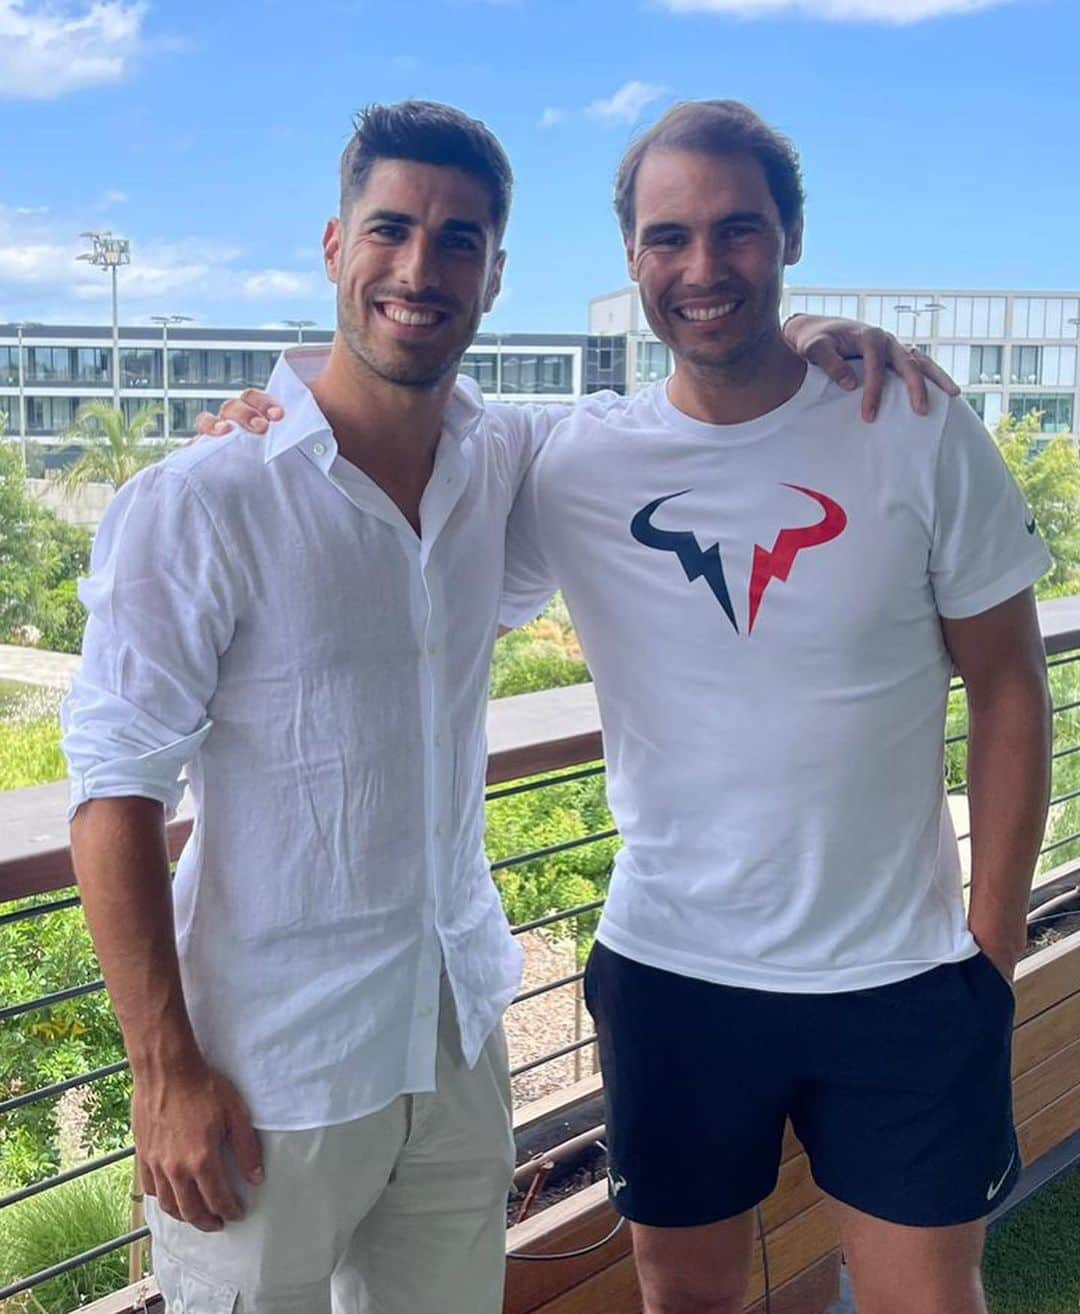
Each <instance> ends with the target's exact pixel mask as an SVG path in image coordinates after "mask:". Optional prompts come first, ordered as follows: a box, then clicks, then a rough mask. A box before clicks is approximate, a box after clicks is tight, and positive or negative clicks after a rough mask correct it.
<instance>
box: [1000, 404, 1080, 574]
mask: <svg viewBox="0 0 1080 1314" xmlns="http://www.w3.org/2000/svg"><path fill="white" fill-rule="evenodd" d="M1039 420H1040V413H1039V412H1038V411H1031V412H1030V413H1029V414H1028V415H1025V416H1024V417H1023V419H1020V420H1018V419H1015V418H1014V417H1013V416H1011V415H1005V416H1002V418H1001V420H1000V421H999V423H998V426H997V429H996V430H995V433H994V437H995V439H996V441H997V444H998V447H999V448H1000V449H1001V454H1002V456H1003V457H1004V458H1005V463H1006V465H1008V467H1009V469H1010V470H1011V471H1012V473H1013V477H1014V478H1015V479H1016V482H1017V483H1018V484H1019V485H1020V488H1021V490H1022V491H1023V494H1024V497H1025V498H1026V499H1027V503H1028V506H1029V507H1030V508H1031V513H1032V515H1033V516H1034V517H1035V520H1036V523H1037V524H1038V526H1039V532H1040V534H1042V537H1043V540H1044V542H1045V543H1046V546H1047V548H1048V549H1049V551H1050V555H1051V556H1052V557H1053V558H1054V566H1053V569H1052V570H1050V571H1049V572H1048V573H1047V574H1046V575H1045V576H1044V577H1043V578H1042V579H1041V580H1040V581H1039V583H1038V585H1037V586H1036V589H1035V592H1036V593H1037V594H1038V596H1039V597H1040V598H1053V597H1060V596H1061V595H1063V594H1070V593H1077V592H1080V448H1078V446H1077V442H1076V439H1075V438H1073V437H1072V436H1071V435H1070V434H1056V435H1055V436H1054V437H1053V438H1051V439H1050V440H1049V441H1043V434H1042V432H1041V431H1040V428H1039Z"/></svg>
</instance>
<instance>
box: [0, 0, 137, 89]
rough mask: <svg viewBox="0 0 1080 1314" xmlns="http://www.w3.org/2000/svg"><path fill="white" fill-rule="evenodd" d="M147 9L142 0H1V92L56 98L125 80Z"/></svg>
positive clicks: (135, 52) (135, 54) (134, 58)
mask: <svg viewBox="0 0 1080 1314" xmlns="http://www.w3.org/2000/svg"><path fill="white" fill-rule="evenodd" d="M146 10H147V5H146V3H145V0H133V2H131V0H91V3H89V4H87V3H85V0H80V3H78V4H77V5H76V4H72V3H70V2H69V3H64V2H63V0H58V2H57V3H43V2H42V0H0V98H2V99H7V100H56V99H58V98H59V97H60V96H65V95H67V94H68V93H69V92H72V91H80V90H82V89H83V88H84V87H95V86H100V85H102V84H107V83H115V82H121V81H123V79H124V78H125V77H126V76H127V75H128V74H129V72H130V71H131V67H132V64H133V63H134V61H135V60H136V59H137V57H138V56H139V54H140V53H141V50H142V47H143V30H142V29H143V20H144V18H145V17H146Z"/></svg>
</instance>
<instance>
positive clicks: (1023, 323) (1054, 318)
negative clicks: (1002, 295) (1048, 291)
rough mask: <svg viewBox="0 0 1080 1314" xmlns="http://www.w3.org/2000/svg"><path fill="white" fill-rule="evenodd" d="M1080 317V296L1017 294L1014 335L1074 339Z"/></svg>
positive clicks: (1019, 336)
mask: <svg viewBox="0 0 1080 1314" xmlns="http://www.w3.org/2000/svg"><path fill="white" fill-rule="evenodd" d="M1078 316H1080V298H1077V297H1017V298H1016V299H1015V300H1014V301H1013V326H1012V331H1013V337H1014V338H1071V337H1075V336H1076V329H1077V326H1076V325H1075V324H1072V323H1070V322H1069V321H1070V320H1073V319H1076V318H1077V317H1078Z"/></svg>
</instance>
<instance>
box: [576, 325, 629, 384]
mask: <svg viewBox="0 0 1080 1314" xmlns="http://www.w3.org/2000/svg"><path fill="white" fill-rule="evenodd" d="M626 384H627V378H626V338H625V337H623V336H622V335H621V334H616V335H614V336H607V337H601V336H600V335H598V334H595V335H593V336H592V337H590V338H589V339H588V343H587V345H586V348H585V391H586V392H608V391H610V392H617V393H618V394H619V395H620V396H624V395H625V394H626Z"/></svg>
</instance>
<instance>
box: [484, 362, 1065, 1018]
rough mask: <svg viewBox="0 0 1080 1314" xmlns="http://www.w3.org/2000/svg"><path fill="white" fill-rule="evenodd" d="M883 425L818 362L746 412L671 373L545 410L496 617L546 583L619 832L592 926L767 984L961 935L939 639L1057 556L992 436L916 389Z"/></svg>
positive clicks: (900, 957)
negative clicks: (710, 399)
mask: <svg viewBox="0 0 1080 1314" xmlns="http://www.w3.org/2000/svg"><path fill="white" fill-rule="evenodd" d="M931 393H932V396H931V412H930V415H929V416H928V417H925V418H922V417H919V416H917V415H915V414H914V413H913V412H912V411H911V409H910V407H909V404H908V399H907V396H906V393H905V392H904V389H903V387H902V386H901V385H900V384H899V383H898V382H897V381H895V380H894V381H892V382H891V383H890V385H889V386H888V387H887V388H886V392H885V397H884V399H883V404H882V407H881V411H880V415H879V418H878V420H877V421H876V422H875V423H874V424H865V423H863V421H862V420H861V419H860V415H859V406H860V397H859V394H858V393H854V394H852V393H847V392H844V391H843V390H841V389H839V388H837V387H836V386H835V385H833V384H832V383H830V382H829V380H828V378H827V376H826V375H825V374H824V373H822V372H821V371H820V370H818V369H816V368H814V367H810V369H809V370H808V373H807V376H806V379H805V381H804V382H803V385H802V387H801V388H800V389H799V391H798V393H797V394H796V395H795V396H794V397H792V398H791V400H790V401H788V402H786V403H785V404H784V405H783V406H780V407H779V408H777V409H776V410H774V411H772V412H770V413H769V414H767V415H764V416H761V417H759V418H757V419H755V420H751V421H749V422H748V423H745V424H735V425H723V426H721V425H710V424H705V423H702V422H700V421H697V420H694V419H691V418H690V417H688V416H686V415H684V414H682V413H681V412H680V411H678V410H677V409H676V408H675V407H674V406H673V405H672V404H671V402H670V400H669V399H668V396H667V388H666V384H664V383H659V384H656V385H654V386H653V387H651V388H648V389H646V390H645V391H644V392H641V393H639V394H638V395H637V396H635V397H633V398H629V399H625V398H620V397H614V396H612V395H611V394H602V395H598V396H597V397H595V398H592V399H589V400H587V401H586V402H584V403H582V404H580V405H579V406H578V407H577V408H575V410H574V411H573V413H572V414H571V415H570V416H569V417H568V418H567V419H566V420H564V421H563V422H562V423H561V424H559V425H558V426H557V427H556V428H555V429H554V431H553V432H552V435H551V437H550V438H549V440H548V442H547V444H546V446H545V447H544V448H543V449H542V450H541V451H540V453H539V455H538V456H537V457H536V459H535V461H534V463H533V465H532V467H531V469H530V472H529V473H528V474H527V476H526V479H525V482H524V483H523V485H522V489H521V493H520V495H519V497H518V501H517V503H516V505H515V509H514V511H513V513H512V516H511V522H510V533H509V539H508V562H507V565H508V579H507V594H506V598H505V599H504V607H503V613H502V620H503V623H504V624H509V625H517V624H521V623H523V622H524V621H526V620H528V619H529V618H530V617H531V616H532V615H534V614H535V613H536V612H537V610H539V608H540V607H541V606H542V605H543V603H544V600H545V599H546V598H547V597H548V596H549V595H550V593H551V592H552V590H553V589H554V588H556V587H558V588H561V589H562V590H563V591H564V593H565V596H566V601H567V604H568V606H569V609H570V613H571V615H572V617H573V621H574V624H575V626H576V627H577V630H578V634H579V636H580V638H581V642H582V646H583V648H584V652H585V656H586V659H587V660H588V663H589V667H590V669H591V671H592V674H593V678H594V680H595V681H596V690H597V695H598V698H599V703H600V711H601V717H602V722H603V731H604V745H605V755H606V758H607V766H608V793H609V798H610V802H611V807H612V811H613V812H614V815H615V820H616V823H617V824H618V827H619V830H620V831H621V834H622V837H623V840H624V843H625V847H624V848H623V849H622V851H621V852H620V854H619V857H618V859H617V862H616V867H615V872H614V875H613V878H612V883H611V889H610V893H609V895H608V900H607V906H606V908H605V911H604V915H603V919H602V921H601V924H600V928H599V932H598V934H599V938H600V940H601V941H602V942H603V943H604V944H606V945H607V946H608V947H609V948H611V949H613V950H615V951H616V952H618V953H622V954H624V955H626V956H627V957H630V958H633V959H636V960H637V961H639V962H643V963H647V964H650V965H652V966H655V967H660V968H665V969H667V970H669V971H675V972H679V973H682V974H684V975H688V976H693V977H698V978H701V979H704V980H710V981H717V982H722V983H726V984H731V985H737V986H746V987H752V988H755V989H763V990H780V991H795V992H829V991H839V990H853V989H862V988H866V987H872V986H877V985H883V984H887V983H888V982H891V981H898V980H902V979H904V978H906V977H909V976H913V975H915V974H916V973H918V972H921V971H925V970H927V969H929V968H931V967H934V966H936V965H938V964H940V963H946V962H954V961H958V960H961V959H963V958H966V957H969V956H970V955H972V954H973V953H974V952H975V951H976V946H975V942H974V940H973V939H972V937H971V935H970V933H969V932H968V930H967V925H966V917H965V912H964V906H963V899H962V886H961V872H960V863H959V856H958V852H957V845H956V839H955V836H954V833H953V829H952V824H951V822H950V819H949V813H948V809H947V807H946V806H945V797H944V784H943V754H944V749H943V739H944V734H943V725H944V719H945V706H946V699H947V693H948V687H949V679H950V672H951V662H950V659H949V656H948V653H947V652H946V649H945V646H944V642H943V639H942V633H941V626H940V619H939V618H940V617H941V616H945V617H951V618H960V617H967V616H974V615H976V614H978V613H980V612H983V611H986V610H988V609H989V608H991V607H993V606H996V605H997V604H998V603H1000V602H1004V601H1005V600H1006V599H1008V598H1010V597H1012V596H1014V595H1015V594H1017V593H1019V592H1021V591H1022V590H1023V589H1025V588H1027V587H1028V586H1029V585H1031V584H1033V583H1034V582H1035V580H1037V579H1038V578H1039V576H1040V575H1042V574H1043V573H1044V571H1045V570H1046V569H1047V567H1048V565H1049V564H1050V559H1049V557H1048V554H1047V552H1046V549H1045V547H1044V546H1043V544H1042V541H1041V539H1040V538H1039V536H1038V535H1037V533H1036V532H1035V525H1034V521H1033V520H1032V519H1031V516H1030V514H1029V512H1028V509H1027V507H1026V506H1025V504H1024V499H1023V497H1022V495H1021V493H1020V491H1019V489H1018V488H1017V486H1016V484H1015V483H1014V481H1013V479H1012V477H1011V476H1010V474H1009V472H1008V470H1007V468H1006V466H1005V464H1004V462H1003V461H1002V459H1001V456H1000V454H999V453H998V451H997V449H996V447H995V445H994V443H993V441H992V439H991V438H990V436H989V435H988V434H987V432H986V430H985V429H984V428H983V426H982V424H981V423H980V422H979V420H978V419H977V418H976V417H975V415H974V414H973V412H972V411H971V410H970V408H969V407H968V406H967V405H966V403H964V402H963V401H960V400H949V399H948V398H947V397H946V396H945V395H944V394H943V393H941V392H940V391H938V390H936V389H931Z"/></svg>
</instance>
